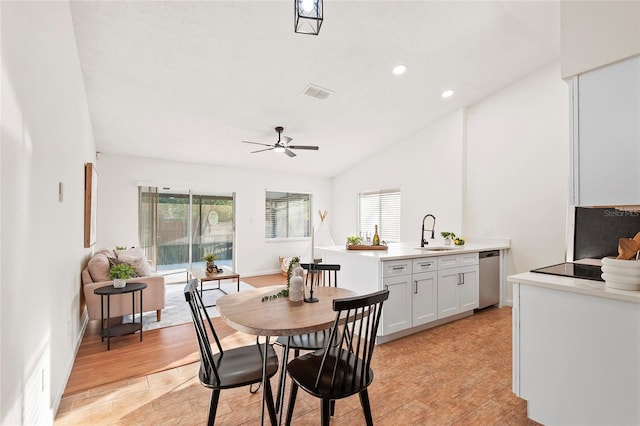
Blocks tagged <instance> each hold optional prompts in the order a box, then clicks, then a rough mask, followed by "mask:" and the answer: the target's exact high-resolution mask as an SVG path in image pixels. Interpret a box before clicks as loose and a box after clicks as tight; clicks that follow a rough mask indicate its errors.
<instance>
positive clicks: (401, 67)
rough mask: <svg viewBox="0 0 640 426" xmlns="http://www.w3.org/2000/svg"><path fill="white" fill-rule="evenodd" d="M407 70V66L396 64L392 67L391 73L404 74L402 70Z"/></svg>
mask: <svg viewBox="0 0 640 426" xmlns="http://www.w3.org/2000/svg"><path fill="white" fill-rule="evenodd" d="M406 70H407V67H405V66H404V65H396V66H395V67H394V68H393V73H394V74H395V75H400V74H404V72H405V71H406Z"/></svg>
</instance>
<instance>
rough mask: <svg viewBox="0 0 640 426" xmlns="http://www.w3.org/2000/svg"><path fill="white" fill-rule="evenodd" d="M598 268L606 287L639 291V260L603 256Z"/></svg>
mask: <svg viewBox="0 0 640 426" xmlns="http://www.w3.org/2000/svg"><path fill="white" fill-rule="evenodd" d="M600 269H602V279H603V280H604V282H605V285H606V286H607V287H610V288H615V289H618V290H632V291H640V261H637V260H625V259H616V258H613V257H605V258H603V259H602V267H601V268H600Z"/></svg>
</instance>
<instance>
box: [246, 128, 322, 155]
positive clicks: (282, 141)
mask: <svg viewBox="0 0 640 426" xmlns="http://www.w3.org/2000/svg"><path fill="white" fill-rule="evenodd" d="M283 130H284V127H281V126H278V127H276V132H278V142H276V143H275V144H273V145H270V144H268V143H259V142H250V141H241V142H244V143H252V144H254V145H263V146H268V147H269V148H265V149H259V150H257V151H251V153H252V154H254V153H256V152H263V151H274V152H284V153H285V154H287V155H288V156H289V157H295V156H296V154H295V153H294V152H293V151H291V150H292V149H309V150H313V151H317V150H318V147H317V146H309V145H289V143H290V142H291V141H292V140H293V139H292V138H290V137H289V136H283V135H282V131H283Z"/></svg>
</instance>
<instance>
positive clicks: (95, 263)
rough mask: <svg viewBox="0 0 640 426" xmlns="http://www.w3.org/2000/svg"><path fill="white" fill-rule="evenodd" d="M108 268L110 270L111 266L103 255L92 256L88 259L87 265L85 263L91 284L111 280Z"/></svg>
mask: <svg viewBox="0 0 640 426" xmlns="http://www.w3.org/2000/svg"><path fill="white" fill-rule="evenodd" d="M109 268H111V264H110V263H109V258H107V256H106V255H105V254H104V253H96V254H94V255H93V256H92V257H91V259H89V263H87V269H88V270H89V275H91V280H92V281H93V282H98V281H109V280H110V279H111V278H110V277H109Z"/></svg>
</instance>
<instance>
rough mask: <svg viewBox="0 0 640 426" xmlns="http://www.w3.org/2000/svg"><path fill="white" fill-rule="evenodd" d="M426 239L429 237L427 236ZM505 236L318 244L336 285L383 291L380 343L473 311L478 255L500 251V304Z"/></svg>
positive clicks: (506, 245) (476, 286) (505, 246)
mask: <svg viewBox="0 0 640 426" xmlns="http://www.w3.org/2000/svg"><path fill="white" fill-rule="evenodd" d="M430 241H431V240H430ZM509 245H510V241H509V240H508V239H500V240H483V241H478V242H475V241H469V242H467V243H466V244H465V245H463V246H456V245H448V246H445V245H444V244H443V241H442V240H434V241H431V242H430V244H428V245H427V246H426V247H423V248H422V247H420V243H392V244H389V247H388V250H347V249H346V248H345V247H344V246H341V247H330V248H326V247H325V248H322V249H321V252H322V254H323V261H324V262H325V263H337V264H340V265H341V270H340V285H341V286H344V287H346V288H348V289H349V290H353V291H356V292H358V293H370V292H374V291H378V290H381V289H388V290H389V300H388V301H387V302H385V304H384V307H383V312H382V324H381V327H380V329H379V331H378V342H379V343H384V342H387V341H391V340H394V339H397V338H400V337H403V336H407V335H409V334H412V333H415V332H418V331H421V330H425V329H427V328H431V327H435V326H437V325H440V324H444V323H446V322H449V321H453V320H456V319H460V318H463V317H466V316H469V315H472V314H473V310H474V309H475V308H477V307H478V292H479V290H478V271H479V253H480V252H483V251H490V250H499V251H500V260H501V261H500V265H501V266H500V303H501V304H503V303H504V300H505V294H506V293H505V283H506V274H505V270H506V268H505V266H504V265H506V256H507V251H508V249H509Z"/></svg>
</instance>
